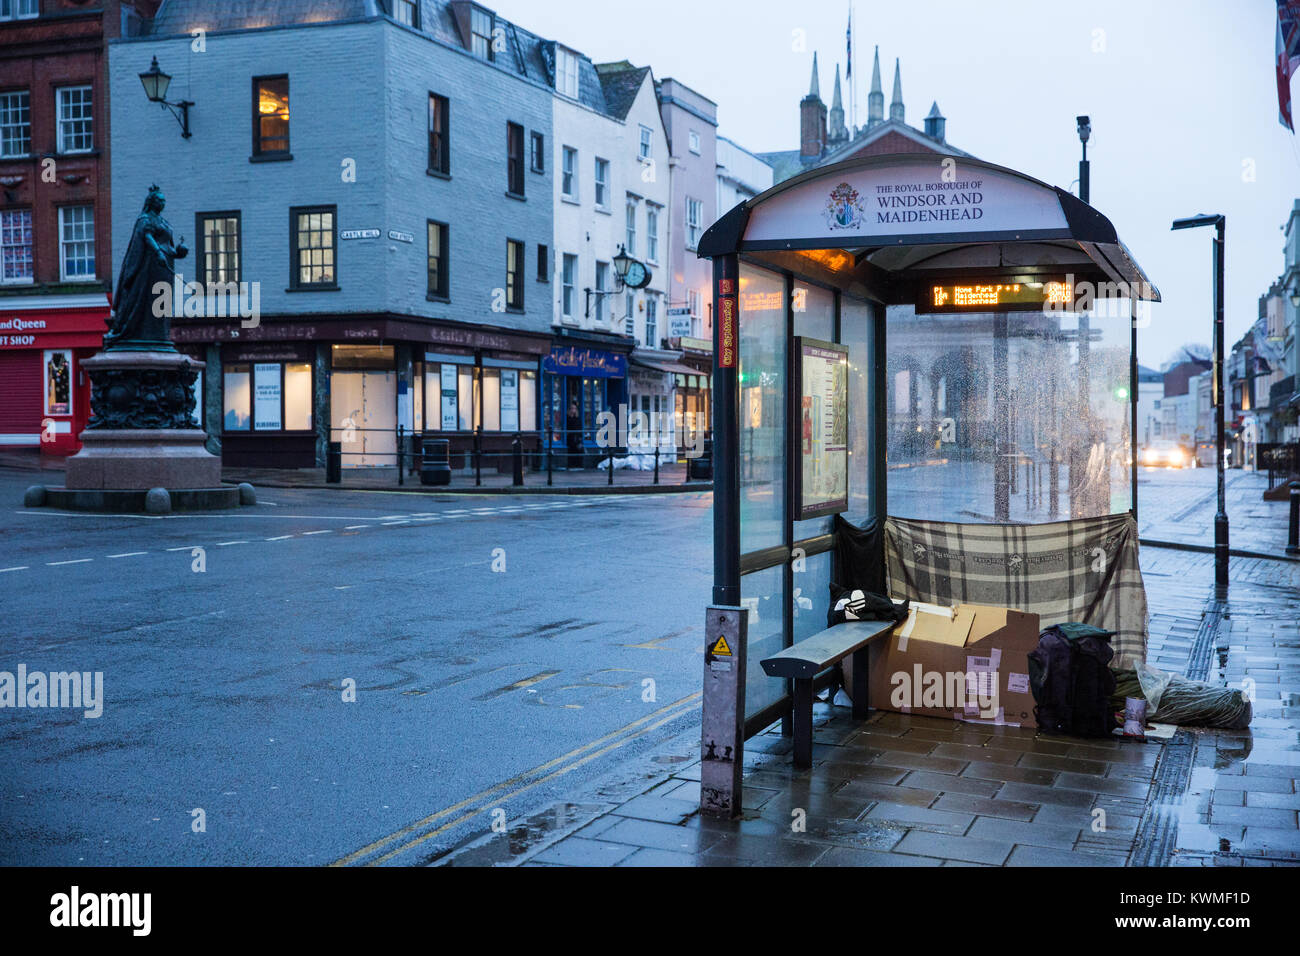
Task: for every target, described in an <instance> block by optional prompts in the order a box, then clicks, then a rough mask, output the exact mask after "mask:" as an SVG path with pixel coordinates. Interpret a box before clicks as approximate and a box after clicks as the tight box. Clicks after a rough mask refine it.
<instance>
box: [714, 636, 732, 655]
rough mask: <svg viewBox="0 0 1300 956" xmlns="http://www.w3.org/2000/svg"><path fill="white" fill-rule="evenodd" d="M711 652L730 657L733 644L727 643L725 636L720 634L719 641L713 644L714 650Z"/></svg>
mask: <svg viewBox="0 0 1300 956" xmlns="http://www.w3.org/2000/svg"><path fill="white" fill-rule="evenodd" d="M710 653H712V654H713V656H714V657H730V656H731V645H730V644H728V643H727V639H726V638H725V637H721V636H719V637H718V641H717V643H716V644H714V645H713V650H712V651H711V652H710Z"/></svg>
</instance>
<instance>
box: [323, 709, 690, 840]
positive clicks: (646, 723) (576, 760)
mask: <svg viewBox="0 0 1300 956" xmlns="http://www.w3.org/2000/svg"><path fill="white" fill-rule="evenodd" d="M700 694H701V692H700V691H696V692H695V693H694V694H690V695H688V696H686V697H683V698H682V699H681V700H678V701H675V702H674V703H671V704H668V705H667V706H666V707H660V708H659V709H658V710H656V711H654V712H652V713H649V714H646V716H644V717H642V718H640V719H638V720H634V721H632V723H630V724H627V725H626V726H623V727H620V728H619V729H618V730H614V731H611V732H610V733H608V734H605V736H603V737H598V738H597V739H595V740H593V741H591V742H590V743H588V744H584V745H583V746H581V747H579V748H577V749H576V750H571V751H569V752H568V753H566V754H563V755H561V756H559V757H556V758H555V759H554V760H548V761H547V762H546V763H544V764H540V765H539V766H536V767H534V768H533V769H531V770H525V771H524V772H523V773H521V774H517V775H515V776H513V777H511V778H510V779H509V780H504V781H502V782H501V783H498V784H496V785H495V786H492V787H489V788H488V789H486V790H481V791H479V792H478V793H476V794H474V795H473V796H472V797H466V798H465V799H464V800H462V801H460V802H459V803H455V804H452V805H451V806H450V807H446V808H445V809H442V810H439V811H438V812H437V813H431V814H429V816H427V817H425V818H424V819H422V820H417V821H415V822H414V823H412V824H410V825H409V826H405V827H402V829H400V830H398V831H396V832H395V833H390V834H389V835H388V836H386V837H383V838H381V839H379V840H376V841H375V842H374V843H370V844H367V845H366V846H363V847H362V848H361V849H359V850H355V851H353V852H352V853H349V854H348V855H347V856H345V857H342V858H340V859H338V860H335V861H334V862H333V863H331V864H329V865H330V866H352V865H353V864H356V863H359V862H360V861H362V860H365V862H364V863H362V864H361V865H363V866H379V865H380V864H382V863H386V862H388V861H389V860H391V859H392V858H393V857H395V856H398V855H399V854H402V853H405V852H406V851H408V850H410V849H412V848H414V847H417V846H419V845H420V844H421V843H424V842H425V841H426V840H431V839H433V838H434V837H436V836H437V835H438V834H440V833H443V832H445V831H447V830H450V829H451V828H452V827H455V826H459V825H460V824H462V823H464V822H465V821H466V820H469V819H471V818H473V817H476V816H478V815H479V814H481V813H483V812H484V811H486V810H488V809H490V807H488V806H485V805H484V803H485V802H486V801H488V799H489V798H491V803H492V804H493V805H498V806H499V805H501V804H503V803H505V802H506V801H508V800H513V799H514V798H516V797H518V796H519V795H520V794H522V793H525V792H527V791H529V790H531V789H533V788H534V787H537V786H540V785H541V784H543V783H546V782H547V781H548V780H554V779H555V778H556V777H561V776H563V775H564V774H566V773H569V772H570V771H572V770H576V769H577V768H579V767H581V766H582V765H583V764H585V763H588V762H589V761H592V760H595V759H596V758H597V757H600V756H602V755H604V754H607V753H609V752H610V751H611V750H617V749H618V748H619V747H622V746H623V745H624V744H627V743H630V742H631V741H633V740H635V739H636V738H637V737H640V736H641V735H642V734H646V733H649V732H650V731H652V730H654V729H655V728H657V727H662V726H663V725H664V724H666V723H668V722H669V721H672V720H676V719H677V718H678V717H681V716H683V715H685V714H687V713H689V712H690V711H692V710H694V709H695V704H696V701H698V700H699V698H700ZM656 718H658V719H656ZM602 744H604V746H601V745H602ZM593 748H599V749H593ZM467 808H470V809H467ZM462 810H463V811H465V812H464V813H461V811H462ZM458 813H460V815H459V816H456V817H455V819H453V820H448V821H447V822H445V823H442V824H441V825H439V826H437V827H435V828H434V829H432V830H429V829H427V828H428V827H430V826H433V825H434V824H436V823H438V821H440V820H443V819H444V818H446V817H449V816H453V815H455V814H458ZM414 834H419V835H418V836H415V837H414V839H408V840H406V842H404V843H399V845H398V846H396V847H393V848H392V849H389V850H388V851H387V852H385V853H384V854H383V855H381V856H377V857H375V858H373V859H366V858H367V857H370V856H371V855H372V854H374V853H377V852H378V851H380V850H382V849H384V848H385V847H388V846H389V845H390V844H393V843H397V842H398V841H400V840H403V839H405V838H407V837H411V836H412V835H414Z"/></svg>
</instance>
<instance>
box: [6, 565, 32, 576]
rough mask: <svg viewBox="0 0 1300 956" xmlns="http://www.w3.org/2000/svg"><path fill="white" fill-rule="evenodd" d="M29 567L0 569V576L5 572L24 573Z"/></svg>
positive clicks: (19, 566) (20, 566)
mask: <svg viewBox="0 0 1300 956" xmlns="http://www.w3.org/2000/svg"><path fill="white" fill-rule="evenodd" d="M29 567H31V565H29V564H20V565H18V566H17V567H14V568H0V574H4V573H5V572H6V571H26V570H27V569H28V568H29Z"/></svg>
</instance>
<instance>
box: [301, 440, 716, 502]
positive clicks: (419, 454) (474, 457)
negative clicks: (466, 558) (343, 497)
mask: <svg viewBox="0 0 1300 956" xmlns="http://www.w3.org/2000/svg"><path fill="white" fill-rule="evenodd" d="M683 431H684V432H685V435H686V436H687V437H689V439H690V441H689V442H683V441H680V440H679V438H680V437H681V433H679V432H677V431H672V432H668V433H662V432H661V433H659V434H657V435H655V436H653V440H648V441H645V442H642V443H639V444H636V445H628V444H610V443H609V442H608V440H607V437H606V436H607V432H606V430H605V429H602V428H578V429H568V428H556V429H549V430H548V432H542V431H535V430H534V431H522V430H516V431H513V432H508V431H490V432H484V430H483V428H482V427H481V426H480V427H479V428H476V429H475V430H474V431H473V432H469V433H466V432H464V431H445V432H444V431H414V430H408V429H407V428H406V427H405V426H404V425H398V426H397V427H396V428H394V429H387V428H356V427H349V428H331V429H330V437H329V442H328V446H327V452H326V460H325V480H326V482H327V483H329V484H339V483H341V481H342V472H343V464H344V461H345V460H347V459H353V460H355V459H358V458H360V459H362V467H364V466H365V465H366V464H369V463H370V460H372V459H381V460H383V462H384V463H383V464H378V465H376V467H388V466H389V465H388V462H389V461H390V460H391V463H392V465H394V466H396V468H397V483H398V485H404V484H405V483H406V477H407V476H408V475H415V474H417V473H419V472H420V470H421V468H422V467H423V466H424V465H425V463H426V457H427V454H426V451H425V447H424V445H425V443H426V441H429V440H433V441H445V442H448V443H451V442H453V441H455V440H457V439H459V440H460V441H459V442H457V444H462V443H463V440H464V439H465V438H466V437H468V438H469V447H468V448H465V447H459V448H454V449H453V448H451V446H450V444H449V445H448V448H447V465H448V468H449V470H450V472H451V474H453V475H454V474H457V473H459V474H460V475H461V476H468V475H469V474H472V475H473V476H474V485H475V486H476V487H478V486H481V485H482V484H483V471H484V467H485V466H486V467H487V468H488V470H489V471H490V470H492V469H493V468H495V469H496V471H497V472H498V473H499V474H510V475H511V478H512V484H513V485H516V486H519V485H522V484H523V483H524V482H523V475H524V474H525V473H532V474H540V473H541V472H543V471H545V473H546V484H547V485H548V486H553V485H554V484H555V472H556V471H586V472H591V471H597V470H601V469H603V470H604V471H605V472H606V473H607V479H606V483H607V484H609V485H614V484H615V480H614V474H615V472H617V471H620V470H623V469H620V468H618V467H616V465H617V464H618V462H619V460H620V459H626V458H629V457H635V458H637V459H640V461H639V462H638V463H639V464H641V465H644V464H646V459H649V464H650V466H651V467H649V468H645V467H641V468H634V469H632V470H636V471H653V477H652V479H651V483H652V484H654V485H658V484H660V483H661V481H660V468H661V465H663V466H667V465H678V464H681V463H682V462H685V463H686V465H687V474H686V478H685V480H686V481H688V482H689V481H692V480H711V479H712V447H713V434H712V432H711V431H709V430H703V429H689V428H688V429H683ZM365 434H374V435H384V436H392V438H393V450H391V451H389V450H373V449H368V448H363V449H361V450H350V451H344V450H343V441H341V440H338V438H337V437H336V436H346V437H347V439H348V441H349V442H352V441H354V440H355V437H356V436H357V435H365ZM548 434H549V435H550V441H547V440H546V438H547V435H548ZM620 437H624V438H626V437H629V436H626V435H624V436H620ZM485 439H494V440H495V441H497V442H503V441H508V442H509V444H508V447H505V448H496V449H489V448H485V447H484V445H485ZM526 440H531V441H527V442H526ZM526 445H531V447H525V446H526Z"/></svg>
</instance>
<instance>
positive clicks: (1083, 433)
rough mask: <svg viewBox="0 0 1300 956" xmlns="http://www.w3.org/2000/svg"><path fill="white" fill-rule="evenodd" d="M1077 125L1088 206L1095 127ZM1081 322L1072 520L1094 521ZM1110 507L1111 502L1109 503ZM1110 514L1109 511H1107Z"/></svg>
mask: <svg viewBox="0 0 1300 956" xmlns="http://www.w3.org/2000/svg"><path fill="white" fill-rule="evenodd" d="M1075 124H1076V126H1077V129H1078V133H1079V142H1080V144H1082V146H1083V158H1082V159H1080V160H1079V198H1080V199H1082V200H1083V201H1084V202H1085V203H1086V202H1088V198H1089V196H1090V194H1091V188H1090V186H1091V184H1090V182H1089V180H1090V179H1091V167H1090V166H1089V164H1088V139H1089V137H1090V136H1091V135H1092V124H1091V122H1090V121H1089V119H1088V117H1086V116H1076V117H1075ZM1078 315H1079V318H1078V358H1079V372H1078V377H1079V406H1078V416H1079V417H1078V422H1079V435H1080V437H1081V438H1082V439H1083V442H1082V444H1083V445H1084V447H1083V448H1079V447H1077V445H1078V443H1076V447H1073V448H1071V449H1070V457H1069V463H1070V476H1069V483H1070V517H1071V518H1082V517H1091V516H1092V514H1093V512H1094V508H1093V506H1092V489H1091V488H1090V487H1089V486H1088V483H1087V475H1088V468H1087V464H1086V463H1087V460H1088V456H1089V453H1090V452H1091V451H1092V446H1093V444H1094V441H1095V436H1094V434H1093V420H1092V382H1091V376H1090V372H1091V369H1090V368H1089V364H1090V363H1089V361H1088V360H1089V357H1090V351H1091V344H1092V343H1091V339H1092V323H1091V321H1090V319H1089V317H1088V314H1087V312H1080V313H1079V314H1078ZM1107 504H1109V502H1107ZM1106 510H1107V511H1109V510H1110V509H1109V508H1107V509H1106Z"/></svg>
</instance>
